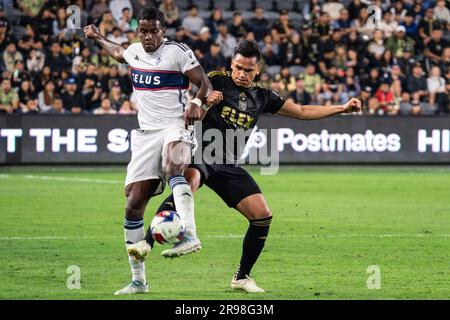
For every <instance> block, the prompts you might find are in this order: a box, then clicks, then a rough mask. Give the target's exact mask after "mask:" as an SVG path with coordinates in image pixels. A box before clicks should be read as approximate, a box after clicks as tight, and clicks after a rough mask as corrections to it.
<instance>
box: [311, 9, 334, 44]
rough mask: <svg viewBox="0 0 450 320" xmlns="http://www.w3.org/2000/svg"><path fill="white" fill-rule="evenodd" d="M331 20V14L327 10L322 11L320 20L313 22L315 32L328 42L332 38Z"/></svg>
mask: <svg viewBox="0 0 450 320" xmlns="http://www.w3.org/2000/svg"><path fill="white" fill-rule="evenodd" d="M330 21H331V20H330V14H329V13H327V12H322V13H321V15H320V16H319V18H318V20H317V21H316V22H314V23H313V26H312V28H313V34H314V35H315V36H316V37H318V38H319V39H320V41H322V42H326V41H328V39H330V32H331V25H330Z"/></svg>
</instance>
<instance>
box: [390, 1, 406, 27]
mask: <svg viewBox="0 0 450 320" xmlns="http://www.w3.org/2000/svg"><path fill="white" fill-rule="evenodd" d="M407 11H408V10H406V8H405V7H404V5H403V1H402V0H396V1H395V2H394V5H393V6H392V7H391V12H392V16H393V18H394V19H395V20H396V21H397V22H398V23H399V24H401V23H403V18H404V17H405V15H406V13H407Z"/></svg>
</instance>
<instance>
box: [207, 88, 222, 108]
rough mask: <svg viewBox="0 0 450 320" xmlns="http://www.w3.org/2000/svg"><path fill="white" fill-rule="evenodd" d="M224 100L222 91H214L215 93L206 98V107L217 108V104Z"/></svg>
mask: <svg viewBox="0 0 450 320" xmlns="http://www.w3.org/2000/svg"><path fill="white" fill-rule="evenodd" d="M222 100H223V94H222V91H216V90H214V91H213V92H211V93H210V94H209V95H208V97H207V98H206V105H207V106H208V107H212V106H215V105H216V104H218V103H219V102H220V101H222Z"/></svg>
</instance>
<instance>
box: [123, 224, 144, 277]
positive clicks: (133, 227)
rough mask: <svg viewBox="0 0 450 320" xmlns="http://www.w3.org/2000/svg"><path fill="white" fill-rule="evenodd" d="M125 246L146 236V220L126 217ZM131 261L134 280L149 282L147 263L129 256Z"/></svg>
mask: <svg viewBox="0 0 450 320" xmlns="http://www.w3.org/2000/svg"><path fill="white" fill-rule="evenodd" d="M124 234H125V246H128V245H130V244H134V243H136V242H139V241H141V240H144V238H145V231H144V220H143V219H140V220H129V219H126V218H125V222H124ZM128 261H129V262H130V267H131V274H132V275H133V278H132V281H136V280H137V281H140V282H142V283H143V284H146V283H147V280H146V279H145V264H144V262H140V261H137V260H135V259H134V258H133V257H132V256H128Z"/></svg>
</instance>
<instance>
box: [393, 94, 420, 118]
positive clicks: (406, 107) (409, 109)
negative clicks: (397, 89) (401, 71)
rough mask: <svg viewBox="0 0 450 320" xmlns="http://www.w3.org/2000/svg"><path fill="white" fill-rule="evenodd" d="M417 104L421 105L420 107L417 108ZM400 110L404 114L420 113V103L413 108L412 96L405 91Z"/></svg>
mask: <svg viewBox="0 0 450 320" xmlns="http://www.w3.org/2000/svg"><path fill="white" fill-rule="evenodd" d="M417 106H419V108H417ZM398 112H399V114H402V115H409V114H412V115H417V114H419V113H420V105H419V103H416V105H415V107H414V108H413V105H412V103H411V96H410V95H409V93H408V92H403V93H402V97H401V101H400V105H399V110H398Z"/></svg>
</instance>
